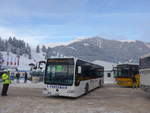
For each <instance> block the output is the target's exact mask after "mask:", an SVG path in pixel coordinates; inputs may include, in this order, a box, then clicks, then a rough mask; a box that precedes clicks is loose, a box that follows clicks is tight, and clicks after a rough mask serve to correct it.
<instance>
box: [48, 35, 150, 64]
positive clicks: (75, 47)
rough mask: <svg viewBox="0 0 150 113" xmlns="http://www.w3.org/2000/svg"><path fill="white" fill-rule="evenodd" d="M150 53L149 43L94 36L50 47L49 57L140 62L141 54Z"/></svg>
mask: <svg viewBox="0 0 150 113" xmlns="http://www.w3.org/2000/svg"><path fill="white" fill-rule="evenodd" d="M147 53H150V48H149V44H148V43H144V42H142V41H116V40H106V39H103V38H100V37H93V38H88V39H82V40H80V41H75V42H72V43H70V44H67V45H60V46H56V47H53V48H51V49H49V51H48V57H55V56H57V57H63V56H73V57H78V58H81V59H84V60H88V61H94V60H104V61H109V62H116V63H118V62H126V61H129V62H138V59H139V57H140V56H142V55H144V54H147Z"/></svg>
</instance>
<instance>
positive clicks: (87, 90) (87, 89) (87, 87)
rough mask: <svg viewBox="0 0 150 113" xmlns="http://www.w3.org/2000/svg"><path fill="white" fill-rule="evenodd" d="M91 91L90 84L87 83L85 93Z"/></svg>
mask: <svg viewBox="0 0 150 113" xmlns="http://www.w3.org/2000/svg"><path fill="white" fill-rule="evenodd" d="M88 92H89V84H86V85H85V93H84V94H87V93H88Z"/></svg>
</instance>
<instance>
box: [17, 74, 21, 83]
mask: <svg viewBox="0 0 150 113" xmlns="http://www.w3.org/2000/svg"><path fill="white" fill-rule="evenodd" d="M16 79H17V83H19V80H20V73H19V72H17V74H16Z"/></svg>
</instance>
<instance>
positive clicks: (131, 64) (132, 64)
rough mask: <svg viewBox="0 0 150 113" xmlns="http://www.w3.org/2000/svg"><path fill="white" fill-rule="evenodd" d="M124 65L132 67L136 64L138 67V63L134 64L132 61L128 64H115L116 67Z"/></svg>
mask: <svg viewBox="0 0 150 113" xmlns="http://www.w3.org/2000/svg"><path fill="white" fill-rule="evenodd" d="M124 66H125V67H126V66H127V67H128V66H134V67H136V66H137V67H138V66H139V65H138V64H134V63H130V64H118V65H117V67H124Z"/></svg>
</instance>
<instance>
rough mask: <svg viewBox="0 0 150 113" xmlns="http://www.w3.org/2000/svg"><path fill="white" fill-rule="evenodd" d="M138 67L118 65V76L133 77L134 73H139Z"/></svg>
mask: <svg viewBox="0 0 150 113" xmlns="http://www.w3.org/2000/svg"><path fill="white" fill-rule="evenodd" d="M138 73H139V72H138V68H137V67H132V68H131V67H117V71H116V74H115V75H116V77H132V76H133V75H136V74H138Z"/></svg>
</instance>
